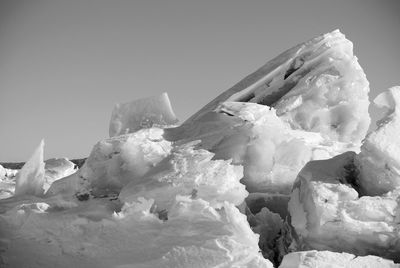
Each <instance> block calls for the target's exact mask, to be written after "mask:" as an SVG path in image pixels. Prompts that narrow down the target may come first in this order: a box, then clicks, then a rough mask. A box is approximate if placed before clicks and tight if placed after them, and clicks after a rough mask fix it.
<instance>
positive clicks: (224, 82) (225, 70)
mask: <svg viewBox="0 0 400 268" xmlns="http://www.w3.org/2000/svg"><path fill="white" fill-rule="evenodd" d="M399 14H400V1H398V0H380V1H378V0H376V1H373V0H335V1H328V0H292V1H287V0H276V1H232V0H224V1H218V0H210V1H205V0H202V1H190V0H189V1H188V0H186V1H185V0H172V1H167V0H164V1H163V0H160V1H153V0H143V1H57V0H55V1H50V0H49V1H45V0H26V1H19V0H10V1H5V0H0V125H1V132H0V161H25V160H26V159H27V158H28V157H29V155H30V154H31V153H32V151H33V150H34V148H35V146H36V145H37V144H39V142H40V139H41V138H44V139H45V142H46V147H45V157H46V158H50V157H63V156H66V157H70V158H75V157H84V156H87V155H88V154H89V152H90V150H91V148H92V146H93V145H94V144H95V143H96V142H97V141H98V140H100V139H103V138H105V137H107V134H108V123H109V119H110V115H111V110H112V108H113V105H114V103H116V102H124V101H130V100H133V99H137V98H142V97H146V96H150V95H156V94H159V93H161V92H163V91H167V92H168V93H169V96H170V99H171V102H172V106H173V108H174V110H175V112H176V114H177V116H178V117H179V118H180V119H181V121H183V120H184V119H185V118H187V117H188V116H189V115H191V114H192V113H194V112H195V111H197V110H198V109H199V108H201V107H202V106H203V105H204V104H206V103H207V102H208V101H210V100H211V99H213V98H214V97H215V96H216V95H218V94H219V93H220V92H221V91H223V90H225V89H227V88H229V87H230V86H232V85H233V84H235V83H236V82H237V81H239V80H240V79H242V78H243V77H244V76H246V75H247V74H249V73H251V72H253V71H254V70H255V69H257V68H258V67H260V66H261V65H263V64H264V63H265V62H266V61H268V60H269V59H271V58H273V57H274V56H276V55H277V54H279V53H280V52H282V51H284V50H286V49H287V48H290V47H292V46H294V45H296V44H297V43H300V42H303V41H305V40H307V39H309V38H312V37H314V36H316V35H319V34H322V33H325V32H329V31H331V30H334V29H336V28H339V29H340V30H341V31H342V32H343V33H344V34H346V36H347V37H348V38H349V39H350V40H352V41H353V43H354V50H355V54H356V55H357V56H358V58H359V62H360V64H361V66H362V67H363V68H364V71H365V72H366V74H367V77H368V80H369V81H370V84H371V93H370V96H371V97H375V96H376V95H377V94H378V93H379V92H380V91H382V90H384V89H386V88H388V87H390V86H393V85H396V84H400V49H399V48H400V16H399Z"/></svg>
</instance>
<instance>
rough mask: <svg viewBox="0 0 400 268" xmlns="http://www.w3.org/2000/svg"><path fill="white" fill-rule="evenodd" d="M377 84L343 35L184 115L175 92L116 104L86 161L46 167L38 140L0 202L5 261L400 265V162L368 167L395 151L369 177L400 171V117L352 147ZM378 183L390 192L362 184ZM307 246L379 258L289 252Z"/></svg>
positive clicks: (286, 57)
mask: <svg viewBox="0 0 400 268" xmlns="http://www.w3.org/2000/svg"><path fill="white" fill-rule="evenodd" d="M368 91H369V87H368V81H367V80H366V77H365V74H364V72H363V70H362V69H361V67H360V66H359V64H358V62H357V58H356V57H355V56H354V55H353V52H352V43H351V42H350V41H349V40H347V39H346V38H345V37H344V35H343V34H341V33H340V32H339V31H334V32H331V33H328V34H325V35H322V36H320V37H317V38H314V39H312V40H310V41H308V42H306V43H303V44H300V45H298V46H296V47H294V48H292V49H290V50H288V51H286V52H284V53H283V54H281V55H279V56H278V57H277V58H275V59H273V60H271V61H270V62H268V63H267V64H266V65H264V66H263V67H261V68H260V69H259V70H257V71H256V72H254V73H253V74H251V75H249V76H248V77H246V78H245V79H243V80H242V81H240V82H239V83H238V84H236V85H235V86H233V87H232V88H231V89H229V90H227V91H225V92H224V93H222V94H221V95H220V96H218V97H217V98H216V99H215V100H213V101H212V102H210V103H209V104H208V105H206V106H205V107H204V108H203V109H201V110H200V111H199V112H197V113H196V114H195V115H193V116H192V117H191V118H189V119H188V120H187V121H185V122H184V123H183V124H182V125H180V126H174V124H176V122H177V120H176V117H175V115H174V113H173V111H172V109H171V106H170V102H169V99H168V96H167V95H166V94H162V95H160V96H158V97H151V98H147V99H142V100H138V101H134V102H130V103H125V104H118V105H116V107H115V108H114V110H113V114H112V117H111V122H110V129H109V130H110V138H107V139H104V140H102V141H99V142H98V143H97V144H96V145H95V146H94V147H93V150H92V152H91V153H90V156H89V157H88V159H87V160H86V161H85V164H84V165H83V166H82V167H81V168H80V169H79V171H77V172H74V171H75V170H74V169H73V168H72V166H71V165H69V164H68V163H65V166H63V167H62V168H57V167H53V168H51V170H52V171H51V170H50V166H51V164H52V162H49V163H46V164H47V170H46V166H45V163H44V162H43V142H42V143H41V145H40V146H39V147H38V149H37V150H36V151H35V153H34V154H33V156H32V158H31V159H30V160H29V161H28V162H27V163H26V164H25V166H24V167H23V168H22V169H21V171H20V172H19V173H18V175H17V181H16V189H15V194H13V196H11V197H9V198H6V199H4V200H0V257H1V258H0V264H1V266H2V267H3V266H4V267H118V268H123V267H124V268H127V267H139V268H140V267H143V268H144V267H149V268H150V267H151V268H153V267H156V268H157V267H171V268H172V267H182V268H186V267H271V268H272V267H274V265H275V267H278V266H279V264H280V262H281V261H282V259H283V263H282V266H281V267H315V266H318V267H324V265H325V264H326V262H325V263H323V260H325V261H329V262H330V263H331V262H332V265H336V266H335V267H377V265H381V266H380V267H398V265H395V264H394V263H393V262H392V261H390V260H385V259H382V258H380V257H384V258H389V259H392V260H395V261H399V259H398V257H397V256H399V253H400V248H399V245H400V243H399V240H398V238H399V218H400V212H399V204H398V202H399V201H398V200H399V198H400V189H396V187H397V184H396V183H397V177H396V174H397V173H390V174H389V175H388V176H381V177H379V178H378V180H379V182H378V183H377V184H379V185H384V186H385V187H383V188H382V189H381V188H379V187H375V186H371V185H373V182H374V178H375V177H374V176H375V175H371V176H370V177H367V176H366V175H364V173H368V174H370V173H369V171H368V168H369V167H366V166H367V165H369V164H368V161H370V159H372V160H371V161H375V160H374V159H375V158H374V157H377V158H379V157H380V156H382V155H384V156H385V157H386V156H388V159H390V161H385V165H382V164H381V162H377V163H375V164H376V166H375V168H376V169H377V170H376V171H375V172H376V173H371V174H379V169H383V168H387V167H388V169H395V168H397V164H399V163H398V161H397V158H396V155H395V154H394V153H392V152H388V151H387V150H386V149H385V148H386V147H387V146H388V145H389V144H391V143H392V142H397V141H395V140H394V139H393V136H395V135H394V134H393V135H392V134H391V133H392V132H394V131H395V130H396V127H397V125H396V124H394V123H393V122H395V121H393V120H392V118H395V116H390V117H389V118H391V120H389V121H390V122H392V123H389V124H388V127H387V129H390V131H389V130H388V131H383V130H384V129H386V128H385V127H381V128H380V130H378V132H377V134H371V135H369V136H368V138H367V141H366V142H364V144H363V147H362V149H361V153H360V154H359V155H357V153H358V152H359V151H360V144H361V141H362V140H363V139H364V137H365V134H366V131H367V129H368V126H369V121H370V118H369V115H368V105H369V101H368ZM385 96H386V97H380V100H379V101H378V102H379V103H381V104H383V105H386V106H389V107H395V106H393V105H392V103H396V101H392V102H391V100H392V99H395V98H397V97H396V96H397V95H396V93H395V92H394V91H392V94H391V95H385ZM391 97H392V99H391ZM391 109H392V108H391ZM392 114H396V112H392ZM379 131H381V132H379ZM386 132H387V133H389V132H390V133H389V134H390V135H389V136H388V135H387V133H386ZM374 135H377V136H379V135H382V136H383V137H384V138H386V140H384V142H383V143H381V144H377V142H376V141H375V138H374ZM382 139H383V138H380V136H379V137H378V138H376V140H379V141H382ZM374 146H375V147H374ZM371 148H373V149H371ZM374 148H375V149H374ZM394 148H397V147H394ZM348 151H350V152H348ZM375 152H379V154H377V153H375ZM310 161H311V162H310ZM55 162H57V161H55ZM55 162H54V163H55ZM61 162H63V161H61ZM54 163H53V164H54ZM71 168H72V169H71ZM300 170H301V172H300V173H299V171H300ZM46 174H47V175H46ZM50 174H59V175H57V176H53V177H51V178H50V177H49V176H50ZM393 174H394V175H393ZM46 176H47V177H46ZM296 177H297V181H296V182H295V183H294V181H295V179H296ZM364 177H365V179H364ZM375 179H376V178H375ZM387 181H390V183H387ZM371 182H372V183H371ZM293 183H294V185H293ZM50 184H51V185H50ZM0 186H1V185H0ZM378 188H379V191H377V192H376V193H374V194H380V193H382V192H388V193H386V194H385V195H384V196H360V193H361V194H362V195H365V193H372V191H374V189H378ZM249 192H250V193H249ZM289 195H290V196H289ZM301 249H306V250H309V249H311V250H312V249H318V250H327V249H328V250H332V251H340V252H341V251H346V252H349V253H353V254H356V255H369V254H374V255H378V256H380V257H378V256H367V257H356V256H354V255H351V254H347V253H343V254H339V253H333V252H316V251H308V252H295V253H291V252H293V251H296V250H301ZM288 253H289V254H288ZM287 254H288V255H287ZM22 256H23V257H22ZM307 265H308V266H307Z"/></svg>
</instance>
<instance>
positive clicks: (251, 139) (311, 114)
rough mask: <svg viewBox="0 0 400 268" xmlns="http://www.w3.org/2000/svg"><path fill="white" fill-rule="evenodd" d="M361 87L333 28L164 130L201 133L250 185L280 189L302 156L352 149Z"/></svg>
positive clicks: (362, 103)
mask: <svg viewBox="0 0 400 268" xmlns="http://www.w3.org/2000/svg"><path fill="white" fill-rule="evenodd" d="M368 91H369V87H368V81H367V80H366V77H365V74H364V72H363V71H362V69H361V67H360V65H359V64H358V62H357V58H356V57H355V56H354V55H353V52H352V43H351V42H350V41H349V40H347V39H345V37H344V35H343V34H341V33H340V32H339V31H334V32H332V33H329V34H326V35H323V36H320V37H317V38H315V39H312V40H310V41H308V42H306V43H303V44H300V45H298V46H296V47H294V48H292V49H290V50H288V51H286V52H284V53H283V54H281V55H279V56H278V57H277V58H275V59H273V60H271V61H270V62H268V63H267V64H266V65H264V66H263V67H261V68H260V69H259V70H257V71H256V72H254V73H253V74H251V75H249V76H248V77H246V78H245V79H243V80H242V81H240V82H239V83H238V84H236V85H235V86H233V87H232V88H231V89H229V90H227V91H226V92H224V93H222V94H221V95H220V96H218V97H217V98H216V99H215V100H213V101H212V102H210V103H209V104H208V105H206V106H205V107H204V108H203V109H201V110H200V111H199V112H197V113H196V114H195V115H193V116H192V117H190V118H189V119H188V120H186V121H185V122H184V123H183V124H182V125H181V126H179V127H177V128H173V129H167V130H166V134H165V137H166V139H167V140H171V141H179V140H184V141H190V140H201V144H200V145H199V146H200V147H201V148H204V149H207V150H210V151H211V152H213V153H215V158H217V159H230V158H232V159H233V163H234V164H240V165H243V166H244V175H245V176H244V180H243V182H244V183H245V184H246V186H247V188H248V190H249V191H250V192H268V193H284V194H288V193H289V192H290V189H291V186H292V183H293V181H294V180H295V177H296V175H297V173H298V172H299V171H300V169H301V168H302V167H303V166H304V164H305V163H307V162H308V161H310V160H315V159H326V158H330V157H332V156H334V155H337V154H339V153H343V152H345V151H348V150H358V149H359V148H358V147H359V145H360V142H361V140H362V139H363V138H364V136H365V133H366V131H367V129H368V126H369V122H370V118H369V115H368V105H369V101H368Z"/></svg>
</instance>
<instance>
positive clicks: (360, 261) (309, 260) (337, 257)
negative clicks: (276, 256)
mask: <svg viewBox="0 0 400 268" xmlns="http://www.w3.org/2000/svg"><path fill="white" fill-rule="evenodd" d="M315 267H318V268H334V267H335V268H336V267H337V268H339V267H340V268H375V267H379V268H395V267H400V264H394V263H393V261H390V260H385V259H382V258H379V257H376V256H363V257H357V256H354V255H353V254H349V253H337V252H330V251H316V250H310V251H300V252H293V253H289V254H287V255H286V256H285V257H284V258H283V261H282V263H281V265H280V266H279V268H315Z"/></svg>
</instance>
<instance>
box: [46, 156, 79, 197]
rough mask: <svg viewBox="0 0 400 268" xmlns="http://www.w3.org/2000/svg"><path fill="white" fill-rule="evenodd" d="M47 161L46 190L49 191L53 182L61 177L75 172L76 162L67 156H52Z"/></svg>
mask: <svg viewBox="0 0 400 268" xmlns="http://www.w3.org/2000/svg"><path fill="white" fill-rule="evenodd" d="M44 163H45V166H44V168H45V176H44V177H45V183H44V186H43V187H44V190H45V191H47V190H48V189H49V187H50V186H51V184H52V183H53V182H55V181H57V180H59V179H62V178H65V177H68V176H70V175H72V174H74V173H75V172H76V171H77V169H75V164H74V163H72V162H71V161H69V160H68V159H66V158H51V159H47V160H46V161H44Z"/></svg>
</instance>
